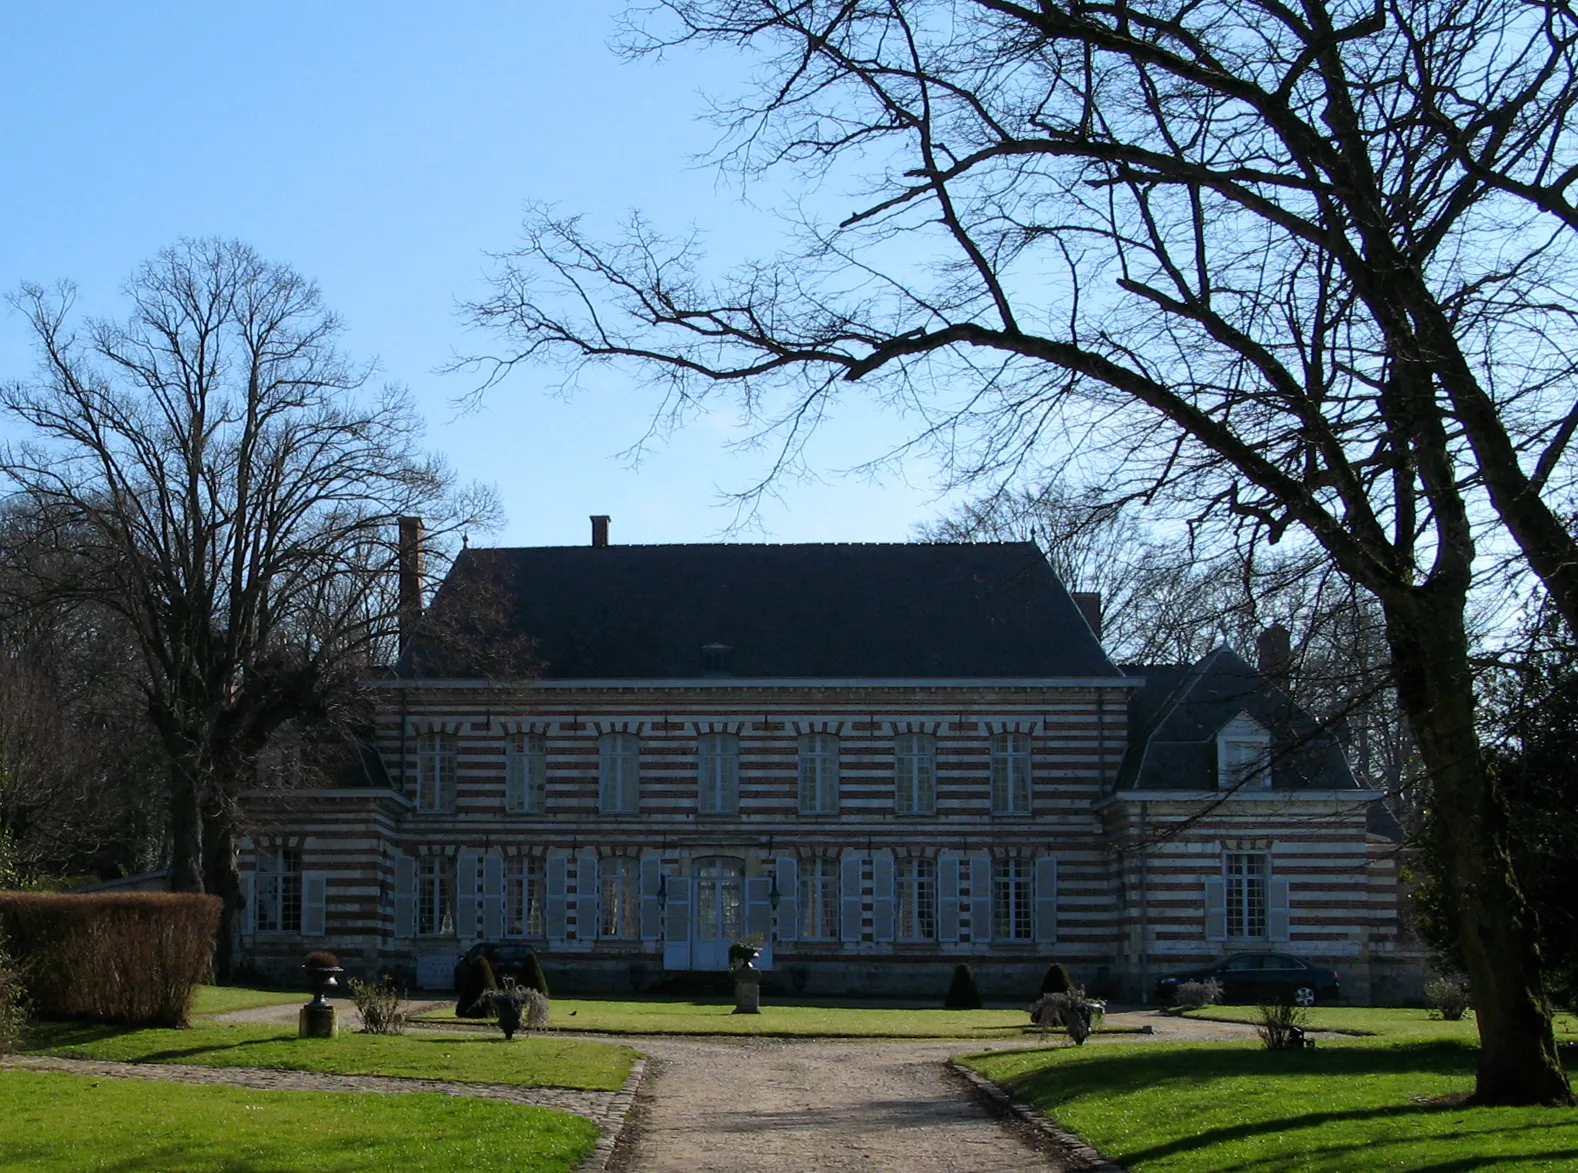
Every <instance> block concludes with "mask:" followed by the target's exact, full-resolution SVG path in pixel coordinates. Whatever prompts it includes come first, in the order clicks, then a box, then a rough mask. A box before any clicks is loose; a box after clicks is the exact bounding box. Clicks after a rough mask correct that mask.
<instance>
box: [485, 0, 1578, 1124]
mask: <svg viewBox="0 0 1578 1173" xmlns="http://www.w3.org/2000/svg"><path fill="white" fill-rule="evenodd" d="M639 19H641V20H642V21H644V23H641V24H638V25H637V26H636V27H635V28H634V29H633V30H632V31H631V33H630V39H629V41H628V45H629V47H630V49H631V51H632V52H634V53H637V54H640V53H658V52H661V51H663V50H664V49H665V48H667V47H669V46H671V45H677V44H687V45H698V46H707V45H716V46H722V47H725V48H727V49H728V50H730V51H733V52H748V53H753V54H756V55H757V56H758V58H759V60H760V61H761V62H762V67H761V69H760V70H759V71H758V74H757V76H758V78H759V79H760V85H759V88H757V89H754V90H752V91H750V92H748V93H746V94H744V95H743V96H741V97H740V98H739V99H738V100H734V101H732V102H727V101H726V102H723V103H721V104H719V105H718V106H717V109H718V110H719V111H720V112H721V113H720V116H721V118H722V119H723V120H724V122H725V124H726V126H727V127H728V129H729V132H730V135H729V137H727V138H726V140H725V142H724V144H723V146H722V148H721V152H722V158H723V161H724V162H725V163H726V164H729V165H732V166H735V167H738V168H739V169H740V170H741V171H742V172H743V173H744V174H746V175H747V176H756V175H761V174H763V173H765V172H768V171H771V170H773V169H775V168H777V169H779V170H780V172H785V173H788V174H789V175H792V176H794V177H796V178H797V179H799V180H802V181H803V182H804V183H805V184H806V187H807V191H808V192H809V191H810V190H811V189H812V187H813V185H817V184H820V186H819V187H817V188H816V195H815V198H816V199H822V200H825V199H826V198H827V193H828V192H829V191H833V190H839V189H847V188H849V187H851V186H853V187H856V188H857V190H858V194H857V195H856V196H855V197H854V198H855V199H856V200H857V201H858V202H857V203H856V205H855V210H854V211H853V212H851V213H850V214H849V215H848V216H847V217H846V218H844V219H843V220H842V221H841V222H840V223H838V224H836V225H823V224H821V223H819V222H818V221H817V220H816V218H815V216H814V215H812V214H810V213H807V214H806V215H805V216H804V217H803V219H802V229H801V232H800V242H801V244H800V247H794V248H791V249H790V250H789V252H788V253H786V254H785V255H783V256H781V257H779V258H777V259H768V260H763V261H760V262H756V263H752V264H750V265H747V266H744V267H741V268H739V269H736V270H734V271H733V272H732V273H731V274H730V275H729V276H727V277H722V278H717V279H708V278H705V277H704V276H703V275H702V271H701V267H700V266H701V260H700V256H699V252H698V249H697V246H696V244H695V242H694V241H693V240H681V241H673V240H669V239H665V238H664V237H662V236H661V235H660V234H658V233H656V232H654V231H653V230H651V229H650V228H649V227H647V226H646V225H645V224H644V223H642V222H641V221H639V220H636V221H633V222H632V223H631V225H630V227H629V229H628V231H627V232H626V233H625V234H624V236H623V237H622V238H620V239H616V240H614V241H613V242H611V243H608V244H599V243H597V242H596V241H595V240H592V239H591V238H589V237H588V236H587V235H586V234H585V233H583V232H582V231H581V229H580V228H579V226H578V224H577V223H576V222H575V221H574V220H573V219H563V218H557V217H555V216H553V215H551V214H547V213H541V214H537V215H535V216H534V217H533V218H532V219H531V220H530V221H529V223H528V226H527V238H526V243H525V246H524V247H523V248H521V249H520V250H519V252H518V253H517V254H516V255H515V256H514V258H513V259H512V260H511V261H510V262H509V263H507V264H506V265H505V266H504V267H503V268H502V270H501V272H500V273H499V275H498V280H497V287H496V289H495V291H494V294H493V296H492V297H491V298H490V299H489V300H488V301H486V302H485V303H483V304H481V305H479V306H477V307H476V318H477V320H478V321H480V322H483V323H487V324H492V325H495V326H498V327H500V328H501V329H502V330H503V332H504V333H505V334H506V335H507V337H508V339H509V346H508V348H507V349H505V350H504V351H503V352H502V353H499V354H497V355H494V356H491V358H486V357H485V358H484V359H483V361H484V362H489V361H491V363H492V364H493V365H492V368H491V371H490V377H491V378H498V377H501V376H502V375H503V374H504V373H506V372H507V371H508V369H509V368H510V367H511V366H512V365H514V364H515V363H517V362H520V361H525V360H530V359H557V360H559V361H567V362H569V363H570V364H572V365H575V364H581V363H600V362H608V361H621V360H633V361H634V363H635V364H637V365H638V366H640V367H642V368H644V370H645V371H646V372H647V373H649V374H651V375H653V376H655V377H656V378H657V379H658V380H659V381H660V382H661V383H662V385H663V387H664V388H665V389H666V392H667V398H666V400H665V404H666V408H667V409H669V410H674V411H679V412H683V411H684V410H685V409H686V408H687V407H688V406H689V405H690V404H692V403H694V402H695V401H696V400H698V399H700V398H704V397H705V396H707V395H709V394H711V393H714V392H715V391H716V389H717V388H719V387H720V386H721V387H733V388H735V389H736V391H737V397H738V399H739V401H740V402H741V403H742V404H743V406H744V407H745V409H746V410H747V411H749V412H751V413H752V414H753V416H754V418H756V419H758V420H759V421H761V422H762V424H763V426H764V428H766V429H768V430H769V431H771V430H773V429H775V428H776V429H777V430H778V434H779V435H780V437H781V440H782V444H783V448H782V449H781V452H782V453H783V459H784V460H790V461H792V460H793V459H795V458H796V457H797V455H798V452H799V447H798V446H799V445H800V444H802V443H803V441H804V437H805V435H806V434H807V432H808V430H809V429H811V428H813V427H814V426H815V424H816V422H817V421H818V420H819V419H821V418H823V416H824V415H825V412H826V409H827V407H828V405H829V403H830V401H831V400H832V399H834V398H835V397H836V396H837V395H838V394H839V393H840V391H841V390H842V389H843V388H845V387H846V386H847V385H848V384H850V383H859V384H861V385H862V386H864V387H867V388H869V389H870V390H869V391H868V393H872V394H876V395H879V396H882V397H884V398H886V399H888V400H890V401H894V402H899V403H903V404H906V405H908V406H910V407H912V408H914V409H917V410H920V411H923V412H927V413H928V424H927V429H928V430H927V433H926V434H927V435H928V436H930V437H932V438H936V439H939V440H941V441H943V442H945V443H948V444H949V445H950V447H949V449H948V450H949V451H950V453H951V454H952V456H953V458H954V466H953V471H954V473H955V474H956V475H965V476H967V475H971V474H975V475H986V474H990V473H993V472H1002V471H1012V470H1014V469H1015V468H1017V467H1018V466H1019V465H1020V464H1021V463H1023V462H1025V461H1026V460H1027V459H1034V460H1035V462H1036V463H1039V464H1041V465H1043V466H1044V465H1045V464H1047V463H1048V462H1049V460H1050V459H1051V456H1052V454H1051V453H1048V452H1046V451H1045V449H1046V447H1047V446H1048V445H1049V444H1067V443H1072V442H1073V441H1072V439H1071V437H1074V436H1079V437H1083V439H1082V440H1081V443H1082V444H1083V446H1084V453H1083V455H1084V457H1085V458H1086V459H1091V460H1094V459H1098V458H1105V459H1106V460H1107V461H1108V462H1110V466H1111V467H1115V468H1118V469H1121V470H1123V472H1124V473H1125V474H1126V475H1127V476H1128V477H1130V478H1132V480H1133V481H1134V482H1135V485H1134V487H1135V488H1136V489H1137V490H1145V491H1151V492H1155V493H1157V494H1160V495H1163V496H1166V497H1171V498H1172V499H1174V500H1178V501H1188V502H1190V503H1191V506H1192V508H1193V509H1194V510H1195V515H1196V516H1197V517H1199V518H1211V517H1216V518H1220V519H1224V520H1228V521H1236V522H1238V523H1241V524H1243V525H1245V526H1248V527H1249V529H1250V530H1251V533H1252V536H1255V537H1259V538H1263V539H1264V540H1267V541H1271V542H1275V541H1277V540H1278V539H1280V538H1281V537H1283V536H1284V535H1285V534H1287V533H1289V532H1290V531H1299V532H1302V533H1304V534H1306V535H1308V536H1309V538H1311V539H1312V540H1313V541H1314V542H1316V543H1318V545H1319V547H1320V548H1321V549H1322V550H1323V552H1324V556H1325V557H1326V558H1328V559H1329V560H1330V561H1331V562H1332V563H1333V564H1334V565H1335V566H1336V567H1337V568H1338V569H1340V570H1341V572H1342V573H1343V574H1344V575H1346V576H1348V577H1349V578H1350V579H1352V580H1353V582H1355V583H1356V584H1358V586H1359V587H1361V588H1362V589H1363V590H1365V591H1366V592H1368V593H1369V594H1371V595H1372V596H1373V597H1374V598H1375V599H1376V600H1377V602H1378V603H1379V605H1380V608H1381V611H1382V614H1383V615H1384V618H1385V627H1386V637H1387V642H1388V644H1389V646H1390V650H1391V661H1392V665H1393V668H1394V671H1395V674H1396V682H1397V688H1398V692H1399V696H1400V698H1401V702H1402V704H1403V707H1404V709H1405V712H1406V714H1407V716H1408V719H1409V722H1410V725H1411V727H1412V730H1413V733H1414V736H1415V738H1416V741H1417V744H1418V747H1419V751H1420V754H1421V758H1422V760H1423V762H1424V763H1425V766H1426V768H1427V769H1428V772H1429V774H1430V778H1431V784H1432V786H1433V787H1434V789H1435V792H1436V794H1437V796H1438V806H1439V807H1440V808H1442V809H1444V810H1446V811H1450V812H1451V815H1450V817H1442V818H1439V819H1437V820H1435V821H1434V823H1433V827H1432V834H1433V835H1434V836H1435V837H1436V838H1437V840H1438V842H1439V845H1440V848H1441V850H1440V852H1439V857H1440V858H1441V859H1442V860H1443V861H1446V863H1447V866H1449V867H1450V869H1451V873H1450V875H1449V876H1447V877H1446V878H1445V879H1446V883H1447V885H1448V888H1449V890H1450V892H1451V894H1452V896H1453V897H1454V898H1455V899H1456V900H1457V901H1459V903H1460V905H1461V911H1462V916H1461V918H1460V921H1459V924H1460V936H1461V943H1462V952H1463V956H1464V959H1465V961H1466V963H1467V965H1468V967H1469V970H1470V973H1471V976H1472V978H1473V980H1474V985H1475V990H1476V997H1477V1000H1478V1015H1477V1017H1478V1022H1479V1028H1480V1038H1481V1042H1482V1048H1481V1054H1480V1066H1479V1073H1478V1085H1477V1093H1476V1094H1477V1096H1478V1098H1479V1100H1480V1101H1481V1102H1485V1103H1492V1102H1508V1103H1526V1102H1536V1101H1541V1102H1543V1101H1559V1102H1563V1103H1571V1102H1572V1094H1571V1090H1570V1087H1569V1085H1568V1083H1567V1081H1566V1079H1565V1077H1564V1076H1563V1074H1562V1070H1561V1067H1560V1065H1559V1063H1558V1062H1557V1058H1556V1051H1555V1044H1554V1039H1553V1036H1552V1032H1551V1026H1550V1022H1549V1018H1548V1016H1547V1014H1546V1010H1545V1007H1544V1005H1543V1002H1542V999H1541V980H1540V970H1541V962H1540V955H1539V950H1538V948H1537V945H1536V942H1535V935H1534V933H1533V932H1532V929H1531V924H1530V912H1529V907H1528V903H1527V901H1526V900H1525V898H1524V896H1523V894H1522V892H1521V890H1520V889H1519V886H1518V882H1517V878H1516V876H1515V875H1514V874H1513V871H1512V869H1511V866H1510V864H1509V863H1508V856H1507V852H1506V850H1505V847H1506V842H1507V835H1508V830H1507V817H1508V816H1507V811H1506V808H1505V806H1504V804H1502V803H1501V802H1499V801H1498V799H1497V797H1496V793H1495V789H1494V787H1493V785H1491V782H1490V779H1489V775H1488V774H1487V771H1486V769H1485V768H1484V762H1483V758H1482V753H1481V746H1480V744H1479V741H1478V737H1477V735H1476V725H1475V698H1474V691H1473V684H1472V677H1471V672H1470V662H1469V638H1468V634H1467V628H1466V624H1465V618H1464V617H1465V613H1466V608H1467V603H1468V599H1469V595H1470V591H1471V589H1472V587H1473V583H1474V573H1475V565H1476V558H1477V557H1478V556H1480V555H1482V554H1506V555H1508V556H1510V557H1512V558H1513V559H1514V560H1515V561H1516V563H1517V565H1518V566H1520V567H1521V568H1522V569H1523V570H1524V572H1525V573H1527V574H1528V575H1531V576H1533V577H1534V578H1537V579H1538V581H1539V582H1540V583H1541V584H1542V586H1543V590H1544V591H1545V592H1547V593H1548V594H1549V597H1550V598H1551V599H1552V600H1553V602H1554V603H1555V605H1556V606H1557V607H1558V608H1559V610H1560V611H1561V613H1562V614H1563V616H1564V617H1565V618H1566V619H1567V621H1568V623H1569V624H1573V623H1575V621H1578V541H1575V539H1574V535H1573V534H1572V532H1571V531H1570V530H1569V529H1568V527H1567V526H1566V525H1564V524H1563V522H1562V519H1561V517H1560V516H1558V514H1557V513H1556V511H1555V510H1554V509H1553V508H1552V504H1551V500H1552V497H1553V494H1555V493H1557V492H1559V491H1560V490H1561V489H1563V488H1564V487H1566V486H1567V485H1569V484H1570V483H1571V476H1572V460H1571V452H1570V441H1571V439H1572V435H1573V433H1574V431H1575V430H1578V405H1575V403H1574V394H1573V385H1574V378H1573V376H1574V373H1575V372H1574V366H1573V360H1572V355H1573V345H1572V343H1573V341H1574V331H1573V311H1574V308H1575V299H1574V298H1573V296H1572V294H1573V290H1572V283H1571V272H1572V262H1573V260H1574V240H1575V235H1574V229H1575V228H1578V207H1575V204H1574V196H1573V186H1574V184H1575V182H1578V166H1575V164H1574V159H1573V141H1572V138H1571V135H1570V132H1569V130H1568V129H1567V128H1568V121H1569V115H1570V112H1571V110H1572V107H1573V104H1574V100H1575V98H1578V68H1575V66H1578V59H1575V52H1578V17H1575V16H1574V14H1573V12H1572V10H1571V9H1570V8H1568V7H1566V6H1564V5H1560V4H1557V3H1554V2H1552V0H1544V2H1541V0H1467V2H1466V3H1464V2H1459V0H1452V2H1448V0H1386V2H1378V0H1304V2H1303V3H1300V4H1298V5H1295V6H1293V7H1288V6H1286V5H1284V4H1281V3H1278V2H1276V0H1231V2H1229V0H1206V2H1204V3H1201V2H1198V0H1141V2H1140V3H1138V4H1135V3H1131V2H1125V3H1121V4H1113V3H1105V2H1088V0H1037V2H1035V3H1019V2H1016V0H804V2H801V3H795V4H793V5H787V4H781V3H778V2H776V0H660V2H658V3H656V4H654V5H653V6H652V7H651V10H650V11H648V12H647V13H645V14H644V16H643V17H642V18H639ZM801 206H803V207H809V206H812V204H811V202H810V201H807V202H806V203H804V204H802V205H801Z"/></svg>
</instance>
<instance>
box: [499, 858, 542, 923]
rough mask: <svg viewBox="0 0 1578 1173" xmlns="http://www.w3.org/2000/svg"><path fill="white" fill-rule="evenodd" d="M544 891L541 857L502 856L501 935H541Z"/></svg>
mask: <svg viewBox="0 0 1578 1173" xmlns="http://www.w3.org/2000/svg"><path fill="white" fill-rule="evenodd" d="M547 895H548V893H547V884H546V882H545V877H544V876H543V866H542V860H540V859H536V858H534V857H533V856H529V855H512V856H509V857H507V858H506V859H505V860H504V935H505V936H507V937H540V936H542V935H543V923H544V922H543V905H544V904H545V903H546V900H547Z"/></svg>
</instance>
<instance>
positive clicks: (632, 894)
mask: <svg viewBox="0 0 1578 1173" xmlns="http://www.w3.org/2000/svg"><path fill="white" fill-rule="evenodd" d="M597 886H598V914H597V915H598V926H597V932H598V936H600V937H619V938H633V937H639V936H640V935H641V891H640V864H639V861H637V860H634V859H630V858H628V857H626V856H622V855H610V856H605V857H604V858H603V859H600V860H598V861H597Z"/></svg>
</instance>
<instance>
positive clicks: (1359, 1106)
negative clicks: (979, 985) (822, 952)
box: [969, 1023, 1578, 1173]
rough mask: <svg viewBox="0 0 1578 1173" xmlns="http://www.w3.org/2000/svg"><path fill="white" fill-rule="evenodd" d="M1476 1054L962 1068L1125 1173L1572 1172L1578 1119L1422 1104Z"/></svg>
mask: <svg viewBox="0 0 1578 1173" xmlns="http://www.w3.org/2000/svg"><path fill="white" fill-rule="evenodd" d="M1436 1025H1438V1026H1440V1025H1441V1024H1439V1023H1438V1024H1436ZM1447 1025H1449V1026H1450V1025H1455V1024H1447ZM1476 1053H1477V1049H1476V1048H1475V1046H1473V1045H1472V1044H1470V1043H1468V1042H1465V1041H1462V1040H1459V1039H1454V1038H1439V1037H1438V1038H1435V1039H1407V1038H1404V1039H1399V1040H1395V1041H1393V1040H1379V1039H1374V1040H1371V1039H1366V1040H1362V1041H1359V1040H1354V1041H1344V1042H1341V1043H1335V1042H1332V1041H1331V1040H1325V1041H1322V1042H1321V1044H1320V1045H1319V1046H1318V1047H1317V1048H1316V1049H1315V1050H1312V1051H1282V1052H1271V1051H1266V1050H1264V1049H1262V1048H1261V1047H1260V1045H1259V1043H1247V1042H1246V1043H1213V1044H1199V1043H1196V1044H1187V1043H1153V1044H1138V1045H1133V1046H1122V1047H1090V1046H1086V1047H1083V1048H1073V1047H1055V1048H1047V1049H1037V1050H1034V1051H1009V1052H1002V1053H999V1054H993V1055H978V1056H973V1057H971V1058H970V1059H969V1062H970V1064H971V1065H972V1066H974V1067H975V1068H976V1069H977V1070H979V1071H981V1072H983V1073H984V1074H986V1075H988V1076H990V1077H991V1078H993V1079H995V1080H998V1081H999V1082H1001V1083H1003V1084H1005V1085H1007V1086H1008V1087H1010V1088H1011V1089H1013V1091H1014V1092H1015V1093H1016V1094H1017V1095H1018V1096H1020V1097H1021V1098H1022V1099H1024V1100H1026V1101H1028V1102H1030V1103H1032V1104H1034V1105H1035V1106H1036V1107H1038V1108H1040V1109H1041V1110H1042V1111H1044V1112H1046V1113H1047V1114H1048V1115H1049V1116H1051V1117H1053V1118H1054V1119H1055V1120H1057V1121H1058V1122H1059V1123H1060V1124H1062V1125H1063V1126H1064V1127H1066V1128H1070V1129H1072V1130H1073V1131H1075V1132H1078V1133H1080V1134H1081V1135H1082V1136H1084V1137H1085V1138H1086V1139H1087V1140H1089V1141H1090V1143H1091V1144H1093V1145H1094V1146H1095V1147H1096V1148H1097V1149H1099V1150H1100V1151H1101V1152H1102V1153H1103V1155H1105V1156H1107V1157H1108V1158H1110V1159H1111V1160H1113V1161H1116V1162H1117V1163H1119V1164H1120V1165H1123V1166H1125V1167H1127V1168H1128V1169H1129V1170H1131V1171H1132V1173H1282V1171H1284V1170H1299V1171H1309V1173H1314V1171H1320V1173H1348V1171H1350V1170H1356V1169H1363V1170H1385V1171H1387V1173H1405V1171H1414V1173H1425V1171H1426V1170H1430V1171H1433V1173H1446V1171H1448V1170H1451V1171H1454V1173H1456V1171H1469V1170H1489V1169H1495V1170H1520V1171H1521V1170H1535V1169H1550V1170H1555V1169H1572V1168H1574V1167H1578V1112H1575V1111H1572V1110H1570V1109H1558V1108H1474V1109H1465V1108H1451V1107H1440V1106H1437V1105H1433V1104H1430V1103H1427V1102H1422V1101H1427V1100H1429V1099H1430V1098H1432V1097H1436V1096H1441V1095H1445V1094H1448V1093H1455V1092H1464V1091H1468V1090H1469V1089H1471V1088H1472V1087H1473V1082H1474V1081H1473V1075H1474V1063H1475V1057H1476Z"/></svg>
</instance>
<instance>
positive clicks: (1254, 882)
mask: <svg viewBox="0 0 1578 1173" xmlns="http://www.w3.org/2000/svg"><path fill="white" fill-rule="evenodd" d="M1267 863H1268V861H1267V859H1266V857H1265V856H1264V855H1260V854H1247V853H1241V852H1229V853H1228V855H1227V858H1226V859H1225V860H1224V861H1223V866H1224V867H1225V868H1226V869H1227V935H1228V936H1229V937H1249V938H1255V939H1259V938H1264V937H1265V935H1266V875H1267V873H1268V872H1269V871H1270V870H1271V869H1270V868H1269V867H1268V866H1267Z"/></svg>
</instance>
